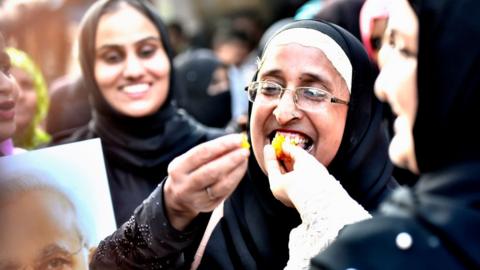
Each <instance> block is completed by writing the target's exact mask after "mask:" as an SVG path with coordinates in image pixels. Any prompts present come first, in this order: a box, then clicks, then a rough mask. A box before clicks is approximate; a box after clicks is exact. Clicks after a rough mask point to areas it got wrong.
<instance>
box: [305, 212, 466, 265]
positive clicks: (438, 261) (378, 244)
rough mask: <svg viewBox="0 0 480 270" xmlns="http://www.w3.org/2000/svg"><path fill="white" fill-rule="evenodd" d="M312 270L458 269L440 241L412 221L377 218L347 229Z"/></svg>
mask: <svg viewBox="0 0 480 270" xmlns="http://www.w3.org/2000/svg"><path fill="white" fill-rule="evenodd" d="M311 263H312V269H358V270H360V269H458V268H461V267H460V265H459V264H458V262H456V261H455V259H454V257H453V256H452V255H451V254H449V253H448V252H447V250H446V249H445V247H444V245H442V243H441V241H440V240H439V239H438V238H437V237H436V236H435V235H434V234H432V233H430V232H429V231H428V230H427V229H425V228H424V227H423V226H421V225H420V224H419V223H417V222H416V220H415V219H412V218H404V217H385V216H383V217H376V218H373V219H370V220H366V221H363V222H359V223H356V224H352V225H350V226H346V227H345V228H344V229H343V230H342V231H341V232H340V234H339V236H338V238H337V239H336V240H335V242H334V243H332V245H331V246H330V247H329V248H327V249H326V250H325V251H324V252H322V253H320V254H318V255H317V256H315V257H314V258H313V259H312V261H311Z"/></svg>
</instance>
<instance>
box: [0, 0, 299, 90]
mask: <svg viewBox="0 0 480 270" xmlns="http://www.w3.org/2000/svg"><path fill="white" fill-rule="evenodd" d="M93 2H95V1H94V0H0V31H1V32H2V33H3V35H4V36H5V37H6V38H7V40H8V43H9V45H10V46H13V47H16V48H19V49H21V50H23V51H25V52H27V53H28V54H29V55H30V56H31V57H32V58H33V60H34V62H36V63H37V64H38V65H39V66H40V69H41V70H42V72H43V75H44V76H45V79H46V81H47V84H48V85H51V84H52V83H53V82H54V81H55V80H56V79H58V78H60V77H62V76H65V75H67V74H70V73H71V72H75V70H76V69H77V68H78V67H77V66H76V60H75V48H74V47H73V45H74V44H75V38H76V28H77V26H78V23H79V21H80V19H81V17H82V15H83V13H84V12H85V10H86V9H87V8H88V6H89V5H90V4H91V3H93ZM150 2H152V3H153V4H154V5H155V6H156V7H157V9H158V11H159V13H160V14H161V15H162V17H163V19H164V20H165V22H166V23H167V24H169V26H171V27H170V29H171V31H172V36H174V37H172V41H173V43H174V44H175V46H176V49H177V50H178V52H181V51H182V50H185V49H186V48H187V47H188V46H195V47H210V46H211V42H212V38H213V35H214V33H215V31H217V30H218V27H219V25H224V26H225V25H226V23H232V22H233V19H234V18H239V17H242V16H243V17H244V18H247V19H245V20H244V21H241V20H240V19H239V20H238V22H237V23H238V24H239V25H240V24H245V26H243V25H242V26H239V27H240V28H243V29H245V30H246V31H249V30H251V29H248V28H249V27H250V28H252V26H253V27H254V28H255V27H256V28H257V29H253V30H255V31H256V32H254V31H252V33H251V34H252V35H253V38H257V39H259V37H260V36H261V35H262V33H263V30H264V29H265V28H266V27H267V26H269V25H270V24H271V23H272V22H274V21H276V20H278V19H281V18H285V17H292V16H293V15H294V14H295V12H296V11H297V9H298V8H299V7H300V6H301V5H302V4H304V3H305V2H306V0H243V1H236V0H151V1H150ZM252 22H253V24H252ZM247 24H251V25H247ZM255 24H256V25H255ZM249 38H250V37H249ZM253 42H255V41H253Z"/></svg>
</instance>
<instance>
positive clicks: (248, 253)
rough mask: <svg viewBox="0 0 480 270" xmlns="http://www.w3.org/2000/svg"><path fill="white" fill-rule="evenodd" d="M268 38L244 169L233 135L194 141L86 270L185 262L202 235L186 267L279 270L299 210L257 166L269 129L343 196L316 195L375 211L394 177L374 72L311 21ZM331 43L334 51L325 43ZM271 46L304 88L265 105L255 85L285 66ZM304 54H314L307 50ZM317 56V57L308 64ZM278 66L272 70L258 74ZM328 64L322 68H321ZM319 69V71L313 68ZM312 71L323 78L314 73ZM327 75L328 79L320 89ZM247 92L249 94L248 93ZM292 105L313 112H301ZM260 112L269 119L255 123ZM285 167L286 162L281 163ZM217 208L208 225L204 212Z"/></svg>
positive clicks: (338, 35)
mask: <svg viewBox="0 0 480 270" xmlns="http://www.w3.org/2000/svg"><path fill="white" fill-rule="evenodd" d="M297 30H298V31H297ZM282 33H283V34H282ZM305 33H306V34H305ZM290 34H295V36H292V37H291V36H290ZM297 35H298V36H297ZM276 37H277V39H276V40H277V41H278V42H279V43H275V45H272V44H273V43H272V42H270V43H269V45H267V48H266V49H265V50H264V56H263V57H262V61H261V63H260V69H259V74H258V81H257V78H256V79H255V81H254V82H252V84H251V85H250V87H249V94H250V98H251V99H253V100H255V101H254V102H253V103H252V105H251V108H250V137H251V143H252V145H253V152H252V153H251V155H250V156H251V157H250V159H249V161H248V168H247V167H246V166H245V165H246V157H247V156H248V152H246V151H245V150H244V149H243V150H239V148H240V140H239V139H238V138H233V137H231V139H226V137H223V138H220V139H217V140H215V141H211V142H208V143H205V144H202V145H200V146H197V147H195V148H193V149H192V150H190V151H188V152H187V153H186V154H184V155H182V156H180V157H179V158H177V159H175V160H174V161H173V162H172V164H171V165H170V166H169V176H168V178H167V180H166V181H165V182H164V183H163V184H162V185H161V186H159V188H157V189H156V190H155V191H154V192H153V193H152V195H151V196H150V197H149V199H148V200H146V202H145V203H144V204H143V205H141V206H140V207H139V208H137V210H136V211H135V214H134V216H133V217H132V219H131V221H130V222H128V223H126V224H125V225H124V226H122V228H121V229H119V230H117V231H116V232H115V233H114V234H113V235H111V236H109V237H108V238H107V239H105V240H104V241H102V242H101V243H100V245H99V247H98V249H97V251H96V253H95V255H94V256H93V260H92V263H91V267H92V269H112V268H117V269H118V268H120V269H132V268H142V267H143V268H145V267H152V266H155V267H157V268H169V269H171V268H174V269H182V268H189V267H190V264H191V263H192V261H193V258H194V253H195V251H196V250H197V248H199V242H200V240H201V238H202V235H204V234H205V235H204V237H205V238H204V240H203V241H202V244H201V245H200V248H199V251H200V252H199V253H197V255H200V254H202V252H203V256H202V257H200V256H198V257H196V258H197V259H196V260H195V261H194V264H193V265H194V266H195V267H197V266H198V268H199V269H283V268H284V267H285V266H286V265H287V261H288V260H289V250H288V242H289V234H290V232H291V231H292V229H294V228H295V227H296V226H298V225H299V224H300V223H301V221H302V220H301V217H300V216H301V215H300V214H299V210H297V209H296V208H294V207H293V206H292V205H291V204H289V206H287V205H288V204H285V203H282V202H281V200H280V199H277V198H276V197H275V196H274V193H272V190H271V186H270V184H271V183H269V179H268V178H267V176H266V173H265V164H264V160H263V159H264V158H263V156H262V155H263V148H264V146H265V145H270V143H271V139H272V137H273V136H274V135H275V134H276V133H281V134H284V135H285V136H286V137H288V138H289V139H293V138H297V139H298V140H299V146H301V147H304V148H307V151H309V153H310V155H313V156H314V157H315V158H314V159H315V160H316V159H319V161H322V162H325V163H328V169H329V171H330V173H331V174H332V175H333V176H334V177H335V178H336V179H338V180H339V181H340V183H341V185H340V184H339V185H337V186H335V190H336V191H338V190H340V191H343V193H342V196H343V197H342V198H337V197H328V196H325V200H329V201H331V203H332V205H334V204H335V203H336V202H337V200H341V201H342V202H345V200H347V201H348V202H349V203H350V206H351V205H352V204H353V205H354V206H353V208H350V210H352V211H355V212H356V213H358V212H361V213H362V214H364V213H366V212H365V210H364V209H363V208H365V209H367V210H373V209H375V208H376V206H377V205H378V203H379V202H380V201H381V200H382V199H383V198H384V197H385V196H386V195H387V194H388V193H389V191H390V189H389V184H395V182H394V181H393V180H392V178H391V171H392V165H391V164H390V163H389V161H388V158H387V144H388V138H387V137H386V136H385V133H384V127H383V124H382V123H383V121H382V119H383V118H382V111H383V110H382V104H381V103H380V102H379V101H378V100H376V99H375V97H374V95H373V79H374V78H373V70H372V69H371V65H370V62H369V60H368V56H367V54H366V53H365V51H364V50H363V48H362V45H361V44H360V43H359V41H357V40H356V39H355V38H354V37H353V36H352V35H351V34H349V33H348V32H346V31H345V30H343V29H341V28H340V27H337V26H335V25H332V24H329V23H323V22H316V21H301V22H293V23H291V24H288V25H287V26H286V27H285V28H283V30H282V31H280V32H279V34H277V35H276V36H274V38H273V39H275V38H276ZM310 37H312V38H310ZM282 42H285V43H282ZM283 44H285V45H283ZM330 45H333V46H334V47H335V49H332V50H330V49H329V48H330ZM285 46H288V47H285ZM290 46H293V47H290ZM285 48H287V49H290V48H293V49H295V50H298V51H295V52H290V51H288V50H284V49H285ZM279 49H282V50H283V52H284V54H282V55H283V56H286V57H290V60H293V62H298V63H299V64H298V65H300V66H298V65H296V66H295V67H294V70H297V71H298V70H301V71H302V72H306V73H302V76H301V77H302V78H301V82H295V86H300V85H301V86H304V88H297V89H300V90H302V91H303V90H305V91H304V92H301V93H300V92H299V94H295V95H301V98H302V101H299V99H297V101H294V102H292V100H293V98H294V97H293V95H294V94H293V93H289V94H288V96H287V94H285V95H284V97H283V98H280V99H279V100H276V101H274V104H277V105H274V106H273V107H272V106H271V105H268V104H266V103H264V104H262V101H261V100H260V99H259V98H260V96H261V95H265V92H264V91H270V90H273V89H271V88H270V87H276V86H275V85H274V84H265V83H263V84H262V86H261V87H260V86H259V84H258V83H259V82H261V81H264V80H266V79H269V80H271V81H272V80H273V79H274V75H270V78H267V77H268V75H267V73H268V74H279V73H282V72H287V73H289V72H290V71H289V70H290V68H291V67H290V66H289V65H286V64H285V63H283V64H282V63H280V62H277V60H278V59H280V58H278V59H277V58H276V57H274V56H272V55H277V53H278V50H279ZM327 51H328V52H327ZM312 52H315V54H313V55H314V56H316V58H311V57H310V56H312ZM297 53H302V55H301V56H299V55H298V54H297ZM266 55H267V56H266ZM325 55H328V58H327V56H325ZM272 57H273V58H272ZM339 58H340V60H339ZM274 59H277V60H274ZM300 59H301V61H300ZM318 59H322V61H324V62H321V63H320V62H317V61H316V60H318ZM297 60H298V61H297ZM329 61H331V62H333V64H332V63H331V62H329ZM307 62H308V63H307ZM278 63H280V65H279V69H278V70H276V71H272V73H270V72H267V71H266V70H269V66H270V67H271V65H272V64H274V65H277V64H278ZM304 64H305V65H304ZM309 65H312V66H309ZM327 67H328V68H327ZM305 68H306V70H305ZM335 68H337V69H339V70H340V71H336V70H335ZM327 69H328V72H330V73H323V72H324V71H325V70H327ZM312 70H314V71H312ZM265 72H266V73H265ZM318 72H320V74H321V75H318V76H317V75H314V74H317V73H318ZM315 76H317V77H315ZM319 76H325V78H323V80H321V79H320V78H319ZM287 77H288V76H287ZM293 78H297V76H293ZM334 78H335V79H334ZM277 79H278V80H280V77H278V78H277ZM291 80H292V78H288V81H290V82H291ZM294 80H295V79H294ZM312 81H315V82H314V83H312ZM333 81H334V82H333ZM327 82H328V86H322V85H323V84H327ZM284 83H285V84H286V82H284ZM298 83H300V84H298ZM277 84H280V81H279V82H277ZM266 86H269V87H266ZM284 86H285V85H284ZM288 86H289V87H291V86H293V85H291V84H289V85H288ZM320 87H322V89H329V90H328V91H330V90H331V91H332V92H324V91H327V90H322V89H320ZM306 90H308V91H306ZM333 90H335V91H333ZM260 91H262V92H260ZM255 93H257V97H256V98H257V99H255V98H253V96H252V95H253V94H255ZM328 93H329V94H328ZM310 94H312V95H314V96H316V97H317V96H318V95H322V97H323V95H335V97H333V96H330V97H331V98H332V99H331V100H330V99H326V98H325V99H323V98H321V97H320V98H319V99H318V100H317V101H319V102H318V103H317V102H315V105H314V106H313V107H312V106H310V105H308V104H305V103H304V102H305V101H306V100H305V98H307V97H310ZM340 99H342V101H340ZM320 100H321V101H320ZM330 101H332V102H330ZM275 102H276V103H275ZM299 102H301V103H299ZM345 103H348V105H347V104H345ZM280 104H282V105H280ZM297 104H298V105H297ZM298 106H301V107H303V108H304V109H314V110H316V112H315V113H313V112H307V111H303V109H300V108H299V107H298ZM261 107H262V108H263V112H264V113H263V116H260V115H261V114H262V113H261V112H260V108H261ZM280 107H282V109H278V110H276V109H274V108H280ZM279 110H281V111H282V112H280V111H279ZM322 116H325V117H322ZM326 116H330V117H331V118H332V119H329V118H327V117H326ZM262 117H263V118H265V117H266V118H268V120H265V121H263V120H262ZM287 118H288V119H287ZM308 118H315V120H313V119H308ZM282 119H283V120H282ZM271 125H274V126H271ZM320 131H321V133H322V134H319V132H320ZM332 134H335V135H332ZM338 134H339V135H338ZM330 144H332V145H334V146H331V145H330ZM219 149H220V150H219ZM299 151H303V152H305V153H306V151H305V150H302V149H299ZM323 154H325V155H328V157H327V158H325V157H324V156H323ZM224 157H226V158H224ZM317 162H318V161H317ZM191 163H195V164H193V165H192V164H191ZM219 165H221V166H219ZM222 166H223V167H228V168H227V169H225V171H227V172H229V173H228V174H227V175H226V174H225V173H222V172H221V171H220V170H221V168H222ZM282 166H283V165H282ZM287 167H288V165H287V164H285V167H284V168H285V169H286V168H287ZM192 168H193V169H192ZM217 168H218V169H217ZM245 169H247V172H246V174H244V173H245ZM242 176H243V179H242ZM212 178H215V179H214V180H212ZM241 179H242V181H240V180H241ZM299 180H301V179H299ZM313 180H314V181H313V182H315V181H321V179H313ZM239 181H240V182H239ZM238 182H239V183H238ZM237 185H238V186H237ZM342 186H343V187H342ZM345 190H346V191H347V192H348V194H349V195H347V192H345ZM230 195H231V196H230ZM350 196H351V197H353V198H354V199H355V200H356V201H354V200H353V199H351V198H350ZM225 199H226V200H225ZM223 200H225V201H224V203H223V204H221V203H222V201H223ZM357 202H358V203H357ZM359 204H360V205H361V206H360V205H359ZM217 205H219V207H217V208H216V210H215V212H214V213H213V214H212V219H211V220H210V223H209V224H208V227H207V221H208V218H209V214H208V212H211V211H212V210H213V209H214V208H215V207H216V206H217ZM362 206H363V207H362ZM192 213H193V214H192ZM343 214H344V215H343V216H342V218H345V219H348V217H349V216H350V215H354V213H352V212H349V211H345V212H343ZM367 216H368V214H367ZM217 218H218V219H217ZM361 218H365V215H364V216H362V217H361ZM216 222H218V223H216ZM349 222H352V220H349ZM335 229H337V228H335ZM335 229H332V230H335ZM210 233H211V234H210Z"/></svg>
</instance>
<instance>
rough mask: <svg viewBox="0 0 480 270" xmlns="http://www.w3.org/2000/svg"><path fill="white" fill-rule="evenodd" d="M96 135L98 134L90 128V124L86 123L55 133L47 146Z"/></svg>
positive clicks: (90, 137)
mask: <svg viewBox="0 0 480 270" xmlns="http://www.w3.org/2000/svg"><path fill="white" fill-rule="evenodd" d="M96 137H98V136H97V135H96V134H94V132H93V131H91V130H90V128H89V127H88V125H85V126H82V127H78V128H71V129H67V130H63V131H60V132H57V133H55V134H54V135H53V136H52V140H51V142H50V143H49V144H48V145H47V146H55V145H60V144H66V143H73V142H78V141H83V140H88V139H93V138H96Z"/></svg>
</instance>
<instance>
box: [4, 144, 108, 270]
mask: <svg viewBox="0 0 480 270" xmlns="http://www.w3.org/2000/svg"><path fill="white" fill-rule="evenodd" d="M115 228H116V225H115V219H114V214H113V207H112V202H111V198H110V191H109V187H108V180H107V175H106V170H105V165H104V159H103V154H102V150H101V145H100V140H99V139H93V140H87V141H82V142H76V143H71V144H65V145H60V146H54V147H49V148H44V149H39V150H34V151H29V152H25V153H21V154H18V155H13V156H7V157H2V158H0V269H5V268H6V269H19V268H22V269H23V268H24V267H28V266H31V267H32V269H88V261H87V260H88V254H89V251H90V250H91V249H92V248H95V247H96V246H97V245H98V243H99V242H100V241H101V240H102V239H104V238H105V237H106V236H108V235H110V234H111V233H112V232H113V231H114V230H115Z"/></svg>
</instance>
